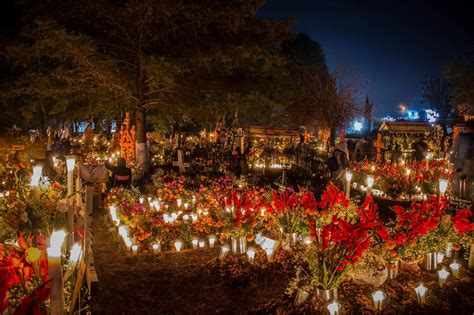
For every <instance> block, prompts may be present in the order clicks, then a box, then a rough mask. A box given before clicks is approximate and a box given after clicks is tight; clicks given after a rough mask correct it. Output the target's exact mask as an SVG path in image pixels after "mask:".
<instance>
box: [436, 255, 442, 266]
mask: <svg viewBox="0 0 474 315" xmlns="http://www.w3.org/2000/svg"><path fill="white" fill-rule="evenodd" d="M443 259H444V253H441V252H438V253H436V261H437V263H438V264H441V263H442V262H443Z"/></svg>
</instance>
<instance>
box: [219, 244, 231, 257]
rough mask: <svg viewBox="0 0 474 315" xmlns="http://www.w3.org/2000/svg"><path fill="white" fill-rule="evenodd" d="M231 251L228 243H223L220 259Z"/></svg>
mask: <svg viewBox="0 0 474 315" xmlns="http://www.w3.org/2000/svg"><path fill="white" fill-rule="evenodd" d="M228 253H229V246H228V245H222V246H221V251H220V253H219V259H224V258H225V256H227V254H228Z"/></svg>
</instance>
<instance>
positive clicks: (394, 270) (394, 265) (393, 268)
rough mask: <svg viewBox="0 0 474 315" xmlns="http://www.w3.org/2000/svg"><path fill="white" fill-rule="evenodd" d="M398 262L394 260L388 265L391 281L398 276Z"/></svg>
mask: <svg viewBox="0 0 474 315" xmlns="http://www.w3.org/2000/svg"><path fill="white" fill-rule="evenodd" d="M398 265H399V261H398V260H392V261H389V262H388V263H387V273H388V278H389V279H395V278H396V277H397V276H398Z"/></svg>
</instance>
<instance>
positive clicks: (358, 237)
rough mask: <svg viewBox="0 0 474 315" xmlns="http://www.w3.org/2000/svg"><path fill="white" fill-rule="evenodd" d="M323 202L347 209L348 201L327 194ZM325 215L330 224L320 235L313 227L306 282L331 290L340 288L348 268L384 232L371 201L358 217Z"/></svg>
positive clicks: (306, 254)
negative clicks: (312, 241) (313, 239)
mask: <svg viewBox="0 0 474 315" xmlns="http://www.w3.org/2000/svg"><path fill="white" fill-rule="evenodd" d="M328 197H331V198H332V199H328ZM323 202H324V204H326V205H331V208H336V207H337V204H340V203H342V208H345V207H346V204H347V200H344V199H342V197H339V196H338V194H334V192H331V193H329V194H327V195H326V200H324V201H323ZM325 215H326V216H327V217H328V219H329V221H328V222H329V223H327V224H326V225H323V226H322V228H321V230H320V232H319V231H317V230H316V228H315V226H314V225H313V224H311V225H310V230H311V234H312V235H313V236H314V237H315V241H314V243H311V244H310V245H309V246H308V249H307V251H306V252H305V253H304V258H305V260H306V262H307V263H308V266H309V270H310V275H309V279H307V281H308V280H309V282H310V283H311V284H312V286H313V287H316V288H318V289H321V290H332V289H335V288H337V287H338V285H339V283H340V282H341V280H342V279H343V277H344V275H345V273H346V271H347V269H348V266H350V265H353V264H354V263H356V262H357V261H358V260H359V259H360V258H361V256H362V254H363V253H364V252H365V251H366V250H367V249H368V248H369V246H370V244H371V242H372V240H373V238H374V236H375V235H376V234H384V233H385V232H384V227H383V225H382V223H381V221H380V219H379V218H378V212H377V206H376V205H375V204H373V202H372V198H371V197H367V199H366V200H365V202H364V203H363V204H362V205H361V206H360V207H358V208H357V215H356V216H352V215H351V216H344V215H340V213H339V212H337V211H332V212H331V211H328V212H327V213H326V214H325Z"/></svg>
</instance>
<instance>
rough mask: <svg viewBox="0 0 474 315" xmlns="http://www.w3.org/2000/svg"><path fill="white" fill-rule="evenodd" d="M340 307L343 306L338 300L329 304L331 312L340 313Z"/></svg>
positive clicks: (335, 314)
mask: <svg viewBox="0 0 474 315" xmlns="http://www.w3.org/2000/svg"><path fill="white" fill-rule="evenodd" d="M340 307H341V304H339V303H337V302H336V301H334V302H332V303H331V304H329V305H328V311H329V314H330V315H338V314H339V308H340Z"/></svg>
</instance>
